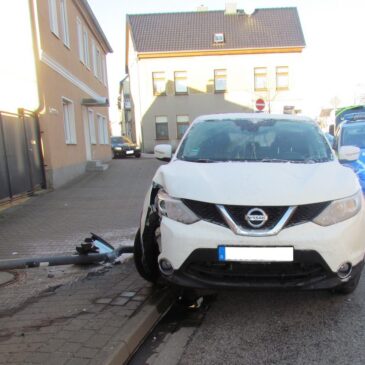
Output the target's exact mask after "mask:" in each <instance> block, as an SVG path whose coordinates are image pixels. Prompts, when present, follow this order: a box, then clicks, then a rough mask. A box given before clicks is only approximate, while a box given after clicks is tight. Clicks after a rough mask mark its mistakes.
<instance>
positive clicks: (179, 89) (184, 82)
mask: <svg viewBox="0 0 365 365" xmlns="http://www.w3.org/2000/svg"><path fill="white" fill-rule="evenodd" d="M174 75H175V94H187V93H188V76H187V72H186V71H176V72H175V74H174Z"/></svg>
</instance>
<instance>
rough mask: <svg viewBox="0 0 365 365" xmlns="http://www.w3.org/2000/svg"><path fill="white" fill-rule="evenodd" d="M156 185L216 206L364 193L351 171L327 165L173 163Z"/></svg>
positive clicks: (295, 201) (160, 173)
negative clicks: (360, 191) (361, 191)
mask: <svg viewBox="0 0 365 365" xmlns="http://www.w3.org/2000/svg"><path fill="white" fill-rule="evenodd" d="M154 181H155V182H156V183H158V184H160V185H161V186H163V188H164V189H165V190H166V192H167V193H168V194H169V195H171V196H173V197H176V198H185V199H192V200H198V201H204V202H209V203H216V204H231V205H257V206H280V205H281V206H283V205H284V206H285V205H299V204H310V203H317V202H323V201H329V200H335V199H340V198H344V197H346V196H350V195H352V194H355V193H356V192H357V191H358V190H359V189H360V186H359V182H358V181H357V179H356V177H355V175H354V173H353V171H351V169H349V168H346V167H344V166H342V165H341V164H340V163H339V162H338V161H337V160H336V161H331V162H326V163H315V164H295V163H262V162H261V163H255V162H218V163H196V162H195V163H194V162H185V161H179V160H173V161H172V162H170V163H169V164H167V165H163V166H161V167H160V168H159V169H158V170H157V172H156V174H155V177H154Z"/></svg>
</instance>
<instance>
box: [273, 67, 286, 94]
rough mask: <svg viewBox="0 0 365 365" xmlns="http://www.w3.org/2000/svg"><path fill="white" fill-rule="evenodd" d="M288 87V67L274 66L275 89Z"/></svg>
mask: <svg viewBox="0 0 365 365" xmlns="http://www.w3.org/2000/svg"><path fill="white" fill-rule="evenodd" d="M288 89H289V67H288V66H279V67H276V90H288Z"/></svg>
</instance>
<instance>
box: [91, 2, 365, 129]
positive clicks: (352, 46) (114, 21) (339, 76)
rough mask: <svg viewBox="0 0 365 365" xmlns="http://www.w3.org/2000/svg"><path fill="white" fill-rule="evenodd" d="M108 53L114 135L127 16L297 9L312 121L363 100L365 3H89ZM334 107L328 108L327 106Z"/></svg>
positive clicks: (364, 81) (364, 90)
mask: <svg viewBox="0 0 365 365" xmlns="http://www.w3.org/2000/svg"><path fill="white" fill-rule="evenodd" d="M88 1H89V4H90V6H91V8H92V10H93V12H94V14H95V16H96V17H97V19H98V21H99V23H100V25H101V27H102V29H103V31H104V33H105V35H106V37H107V38H108V40H109V43H110V44H111V46H112V48H113V51H114V52H113V53H112V54H109V55H108V56H107V65H108V83H109V99H110V114H109V116H110V120H111V122H112V129H113V133H117V132H118V130H119V129H118V128H119V127H118V121H119V120H118V118H119V117H118V110H117V107H116V104H117V97H118V90H119V81H120V80H121V79H122V78H123V76H124V75H125V19H126V14H139V13H159V12H179V11H195V10H196V8H197V7H198V6H199V5H205V6H207V7H208V10H223V9H224V7H225V3H226V2H236V3H237V8H239V9H241V8H244V6H245V5H248V6H250V7H253V8H276V7H288V6H289V7H292V6H294V7H297V8H298V12H299V17H300V20H301V24H302V28H303V33H304V37H305V41H306V48H305V50H304V52H303V62H304V63H305V69H306V70H307V72H306V73H305V74H303V75H302V80H301V81H302V82H303V83H304V85H305V90H306V92H305V94H306V96H305V97H306V101H307V105H310V107H308V108H307V110H308V114H310V116H312V117H315V116H316V115H317V114H318V113H319V110H320V108H321V107H331V105H332V104H333V103H334V100H335V98H336V99H337V103H338V104H339V105H349V104H352V103H353V102H354V100H355V99H356V98H357V97H358V96H359V95H360V94H364V95H365V42H364V32H363V30H362V25H363V24H364V13H365V0H236V1H234V0H230V1H225V0H184V1H176V0H134V1H132V0H88ZM332 106H333V105H332Z"/></svg>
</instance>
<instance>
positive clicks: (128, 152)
mask: <svg viewBox="0 0 365 365" xmlns="http://www.w3.org/2000/svg"><path fill="white" fill-rule="evenodd" d="M133 153H134V151H126V154H127V155H132V154H133Z"/></svg>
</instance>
